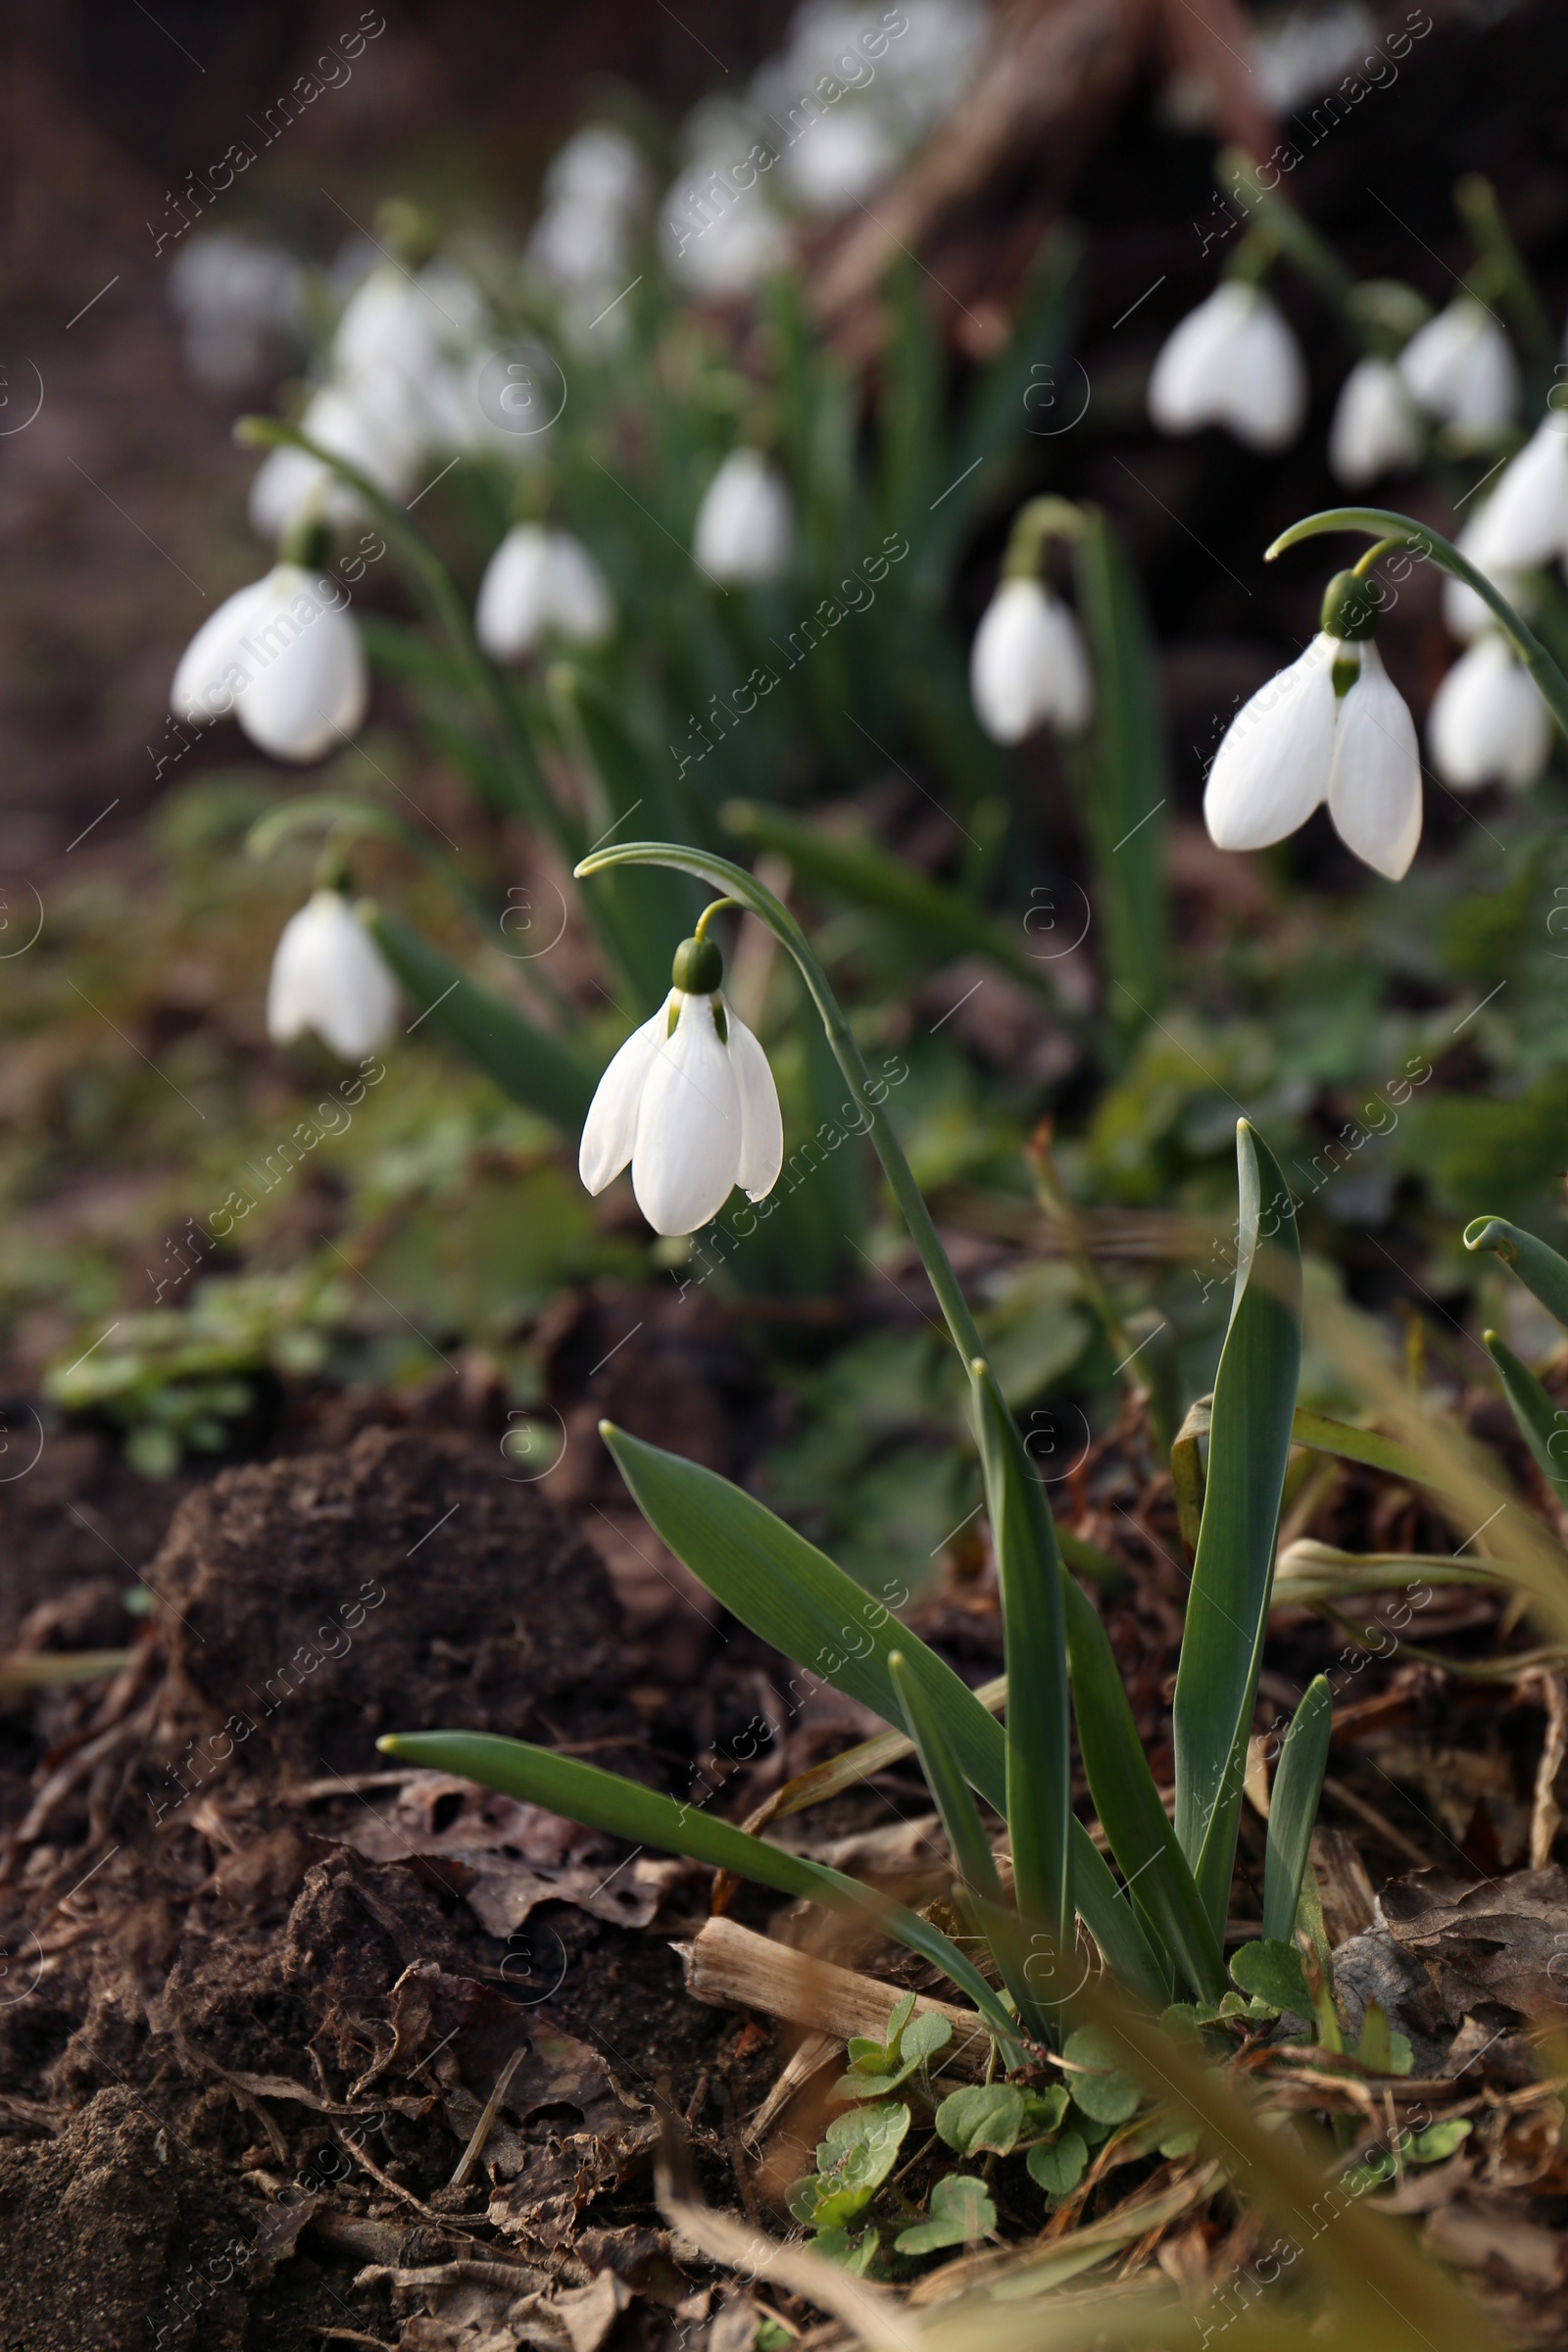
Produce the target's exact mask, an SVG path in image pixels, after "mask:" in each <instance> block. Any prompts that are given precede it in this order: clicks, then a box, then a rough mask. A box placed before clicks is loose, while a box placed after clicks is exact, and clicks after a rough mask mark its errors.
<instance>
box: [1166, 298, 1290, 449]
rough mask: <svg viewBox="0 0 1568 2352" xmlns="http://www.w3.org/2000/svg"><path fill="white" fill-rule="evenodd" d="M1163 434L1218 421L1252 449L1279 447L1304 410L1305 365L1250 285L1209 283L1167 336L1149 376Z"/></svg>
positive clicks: (1269, 304)
mask: <svg viewBox="0 0 1568 2352" xmlns="http://www.w3.org/2000/svg"><path fill="white" fill-rule="evenodd" d="M1149 414H1150V416H1151V417H1152V419H1153V421H1154V422H1155V424H1157V425H1158V426H1159V428H1160V430H1161V432H1165V433H1190V432H1195V431H1197V429H1198V428H1199V426H1201V425H1204V424H1223V425H1225V426H1227V427H1228V428H1229V430H1230V431H1231V432H1233V433H1234V434H1235V435H1236V438H1237V439H1238V441H1244V442H1246V444H1247V446H1248V447H1249V448H1250V449H1262V450H1276V449H1285V448H1286V447H1288V446H1289V444H1290V443H1291V442H1292V441H1294V440H1295V439H1296V436H1297V434H1298V433H1299V431H1300V429H1301V423H1302V419H1303V418H1304V417H1305V415H1306V368H1305V365H1304V363H1303V362H1302V359H1301V353H1300V347H1299V344H1298V342H1297V340H1296V337H1295V335H1294V334H1293V333H1292V332H1291V329H1290V328H1289V326H1287V324H1286V322H1285V319H1284V318H1283V317H1282V315H1281V313H1280V312H1279V311H1278V310H1277V309H1276V308H1275V306H1274V304H1273V303H1272V302H1271V301H1270V300H1269V298H1268V296H1267V295H1266V294H1264V293H1262V292H1261V291H1260V290H1259V289H1258V288H1257V287H1256V286H1247V285H1242V284H1241V283H1240V282H1239V281H1237V280H1236V279H1234V278H1227V279H1225V280H1224V281H1223V282H1222V283H1221V284H1220V285H1217V286H1216V287H1215V288H1214V291H1213V293H1212V294H1210V295H1209V296H1208V298H1207V300H1206V301H1203V302H1201V303H1200V304H1199V306H1198V308H1197V310H1196V311H1190V312H1189V313H1188V315H1187V317H1186V318H1185V319H1183V320H1182V322H1181V324H1180V325H1179V326H1178V327H1176V328H1175V330H1174V331H1173V333H1172V334H1171V335H1170V336H1169V337H1168V339H1167V340H1166V342H1165V345H1164V347H1163V349H1162V350H1161V352H1160V354H1159V357H1158V359H1156V360H1155V362H1154V367H1153V372H1152V375H1151V376H1150V379H1149Z"/></svg>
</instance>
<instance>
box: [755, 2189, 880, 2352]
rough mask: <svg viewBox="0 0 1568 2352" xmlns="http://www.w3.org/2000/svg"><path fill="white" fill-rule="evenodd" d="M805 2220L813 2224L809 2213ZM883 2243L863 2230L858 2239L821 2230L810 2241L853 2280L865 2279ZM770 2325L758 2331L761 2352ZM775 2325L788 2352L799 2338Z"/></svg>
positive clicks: (850, 2234)
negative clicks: (788, 2347)
mask: <svg viewBox="0 0 1568 2352" xmlns="http://www.w3.org/2000/svg"><path fill="white" fill-rule="evenodd" d="M796 2218H797V2219H798V2220H799V2219H801V2218H802V2217H801V2216H799V2215H798V2216H797V2217H796ZM804 2218H805V2219H806V2220H808V2221H809V2219H810V2216H809V2214H808V2215H806V2216H805V2217H804ZM881 2242H882V2241H881V2238H880V2237H879V2236H878V2234H877V2232H876V2230H874V2229H862V2230H861V2231H860V2234H859V2236H858V2237H857V2236H855V2235H854V2234H853V2232H852V2231H850V2230H848V2229H819V2230H818V2231H817V2233H816V2235H815V2236H814V2237H813V2238H812V2239H811V2240H810V2248H811V2252H812V2253H813V2254H820V2255H822V2256H823V2257H824V2259H825V2260H826V2261H828V2262H836V2263H837V2264H838V2266H839V2269H840V2270H841V2271H848V2272H849V2273H850V2275H851V2277H852V2278H864V2277H865V2275H866V2273H867V2271H869V2269H870V2268H871V2265H872V2264H873V2263H874V2262H875V2260H876V2256H877V2248H878V2246H879V2245H880V2244H881ZM767 2325H768V2323H767V2321H765V2320H764V2321H762V2323H761V2324H760V2327H758V2330H757V2344H758V2352H766V2347H765V2346H764V2344H763V2339H762V2329H763V2328H764V2327H767ZM772 2325H773V2327H774V2328H775V2329H776V2330H777V2337H776V2341H777V2346H778V2352H784V2348H785V2347H786V2346H787V2345H789V2344H793V2343H794V2341H795V2338H794V2336H792V2335H790V2334H789V2333H788V2332H787V2330H786V2329H784V2328H783V2327H779V2326H778V2323H777V2321H776V2320H775V2321H774V2322H773V2323H772Z"/></svg>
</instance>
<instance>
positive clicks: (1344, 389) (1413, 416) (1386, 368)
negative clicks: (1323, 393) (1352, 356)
mask: <svg viewBox="0 0 1568 2352" xmlns="http://www.w3.org/2000/svg"><path fill="white" fill-rule="evenodd" d="M1425 447H1426V434H1425V431H1424V430H1423V428H1422V423H1421V412H1420V410H1419V409H1418V408H1417V406H1416V404H1415V402H1414V400H1413V399H1412V398H1411V395H1410V389H1409V386H1408V385H1407V384H1406V383H1405V380H1404V378H1403V376H1402V375H1401V374H1400V373H1399V370H1398V368H1396V367H1395V365H1394V363H1393V361H1392V360H1357V362H1356V364H1355V366H1354V367H1353V368H1351V369H1350V372H1349V374H1348V376H1347V377H1346V379H1345V381H1344V383H1343V384H1342V385H1341V387H1340V397H1339V400H1338V402H1337V403H1336V404H1335V410H1334V421H1333V423H1332V424H1331V425H1330V427H1329V467H1330V470H1331V471H1332V473H1333V475H1334V478H1335V480H1336V481H1337V482H1343V483H1344V484H1345V486H1346V488H1347V489H1348V490H1358V489H1360V488H1361V486H1362V484H1363V483H1366V482H1375V481H1376V480H1377V478H1378V476H1379V474H1381V473H1392V472H1394V471H1395V469H1396V468H1397V467H1401V466H1414V465H1416V464H1418V463H1419V461H1420V457H1421V453H1422V451H1423V449H1424V448H1425Z"/></svg>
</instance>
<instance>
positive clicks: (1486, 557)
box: [1443, 507, 1536, 645]
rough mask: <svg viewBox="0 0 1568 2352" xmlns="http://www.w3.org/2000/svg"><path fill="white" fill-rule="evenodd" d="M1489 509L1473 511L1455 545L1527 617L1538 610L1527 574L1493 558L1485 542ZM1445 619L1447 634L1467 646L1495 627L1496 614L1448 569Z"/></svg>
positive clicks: (1445, 580) (1446, 575)
mask: <svg viewBox="0 0 1568 2352" xmlns="http://www.w3.org/2000/svg"><path fill="white" fill-rule="evenodd" d="M1486 514H1487V510H1486V508H1485V507H1482V508H1481V509H1480V511H1479V512H1478V513H1477V514H1475V515H1472V516H1471V517H1470V520H1469V521H1468V522H1467V523H1466V524H1465V526H1464V529H1463V530H1462V531H1461V532H1460V533H1459V536H1458V537H1457V539H1455V541H1454V543H1453V544H1454V546H1455V547H1456V548H1457V549H1458V551H1459V553H1460V555H1461V556H1464V557H1466V558H1467V559H1468V560H1469V562H1470V563H1472V564H1474V565H1475V567H1476V569H1477V570H1478V571H1480V572H1484V573H1485V575H1486V577H1487V578H1488V579H1489V580H1490V581H1491V582H1492V584H1493V586H1494V587H1495V589H1496V591H1497V593H1498V594H1499V596H1504V597H1506V598H1507V600H1508V602H1509V604H1510V605H1512V607H1513V609H1514V611H1515V612H1516V613H1519V614H1521V615H1522V617H1523V618H1524V619H1526V620H1528V619H1529V618H1530V615H1531V613H1533V612H1534V610H1535V603H1536V600H1535V594H1534V591H1533V590H1532V588H1531V585H1530V582H1529V580H1528V578H1527V577H1525V576H1523V575H1522V574H1520V573H1518V572H1513V571H1510V570H1509V569H1508V567H1507V565H1506V564H1497V563H1495V562H1494V561H1493V560H1492V558H1491V556H1490V553H1489V551H1488V548H1487V543H1486V541H1487V531H1486ZM1443 619H1444V625H1445V626H1446V629H1447V631H1448V634H1449V635H1450V636H1452V637H1457V638H1458V639H1459V641H1460V643H1461V644H1465V645H1468V644H1469V643H1470V641H1471V639H1472V638H1475V637H1478V636H1479V635H1480V633H1481V631H1482V630H1483V629H1489V628H1493V627H1495V614H1494V613H1493V611H1492V608H1491V606H1490V605H1489V604H1488V603H1487V602H1486V600H1485V598H1483V597H1480V596H1478V595H1477V594H1476V592H1475V590H1474V589H1473V588H1469V587H1466V585H1465V583H1464V581H1463V580H1456V579H1454V578H1453V577H1452V576H1451V575H1450V574H1449V573H1447V572H1445V574H1444V577H1443Z"/></svg>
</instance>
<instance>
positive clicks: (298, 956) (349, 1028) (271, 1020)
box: [267, 890, 398, 1061]
mask: <svg viewBox="0 0 1568 2352" xmlns="http://www.w3.org/2000/svg"><path fill="white" fill-rule="evenodd" d="M397 1011H398V984H397V982H396V981H395V980H394V979H393V977H392V974H391V973H390V972H389V971H388V969H387V967H386V964H385V962H384V961H383V960H382V957H381V954H380V951H379V949H378V948H377V947H376V944H375V942H374V940H373V939H372V938H371V937H370V934H369V933H368V931H367V929H366V928H365V925H364V924H363V923H362V922H361V921H360V918H359V916H358V915H357V914H356V913H355V912H354V909H353V907H350V905H349V903H348V901H347V900H346V899H345V898H344V897H343V895H342V893H341V891H336V890H318V891H315V892H313V894H312V896H311V897H310V898H309V899H308V900H307V901H306V903H305V905H304V906H303V907H301V908H300V910H299V912H298V914H291V915H290V916H289V918H288V921H287V922H286V923H285V924H284V925H283V929H282V933H281V935H280V937H279V939H278V943H277V951H276V953H275V955H274V956H273V957H272V973H271V978H270V980H269V982H268V986H267V1034H268V1036H269V1037H270V1039H271V1040H272V1042H273V1044H274V1045H279V1046H286V1045H290V1044H292V1042H293V1040H294V1039H295V1038H297V1037H303V1036H304V1034H305V1032H306V1030H307V1029H314V1030H315V1031H316V1034H317V1035H318V1037H319V1038H321V1039H322V1040H323V1041H324V1042H325V1043H326V1044H327V1045H328V1046H330V1047H331V1049H332V1051H333V1053H334V1054H338V1055H339V1056H340V1058H341V1059H342V1060H344V1061H358V1060H360V1059H361V1058H362V1057H363V1056H364V1055H365V1054H370V1053H373V1052H374V1051H375V1049H376V1048H377V1047H378V1046H383V1045H385V1043H386V1041H387V1039H388V1038H389V1037H390V1036H391V1034H392V1029H393V1025H394V1023H395V1022H396V1020H397Z"/></svg>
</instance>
